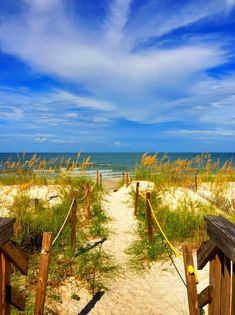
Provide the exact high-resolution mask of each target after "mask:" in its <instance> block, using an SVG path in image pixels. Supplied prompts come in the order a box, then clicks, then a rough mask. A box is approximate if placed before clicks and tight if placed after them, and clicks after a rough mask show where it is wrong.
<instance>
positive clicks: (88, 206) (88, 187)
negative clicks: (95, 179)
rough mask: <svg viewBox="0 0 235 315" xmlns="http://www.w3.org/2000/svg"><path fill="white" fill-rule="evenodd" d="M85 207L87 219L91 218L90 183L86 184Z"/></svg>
mask: <svg viewBox="0 0 235 315" xmlns="http://www.w3.org/2000/svg"><path fill="white" fill-rule="evenodd" d="M86 205H87V206H86V209H87V219H88V220H90V218H91V196H90V184H89V183H87V184H86Z"/></svg>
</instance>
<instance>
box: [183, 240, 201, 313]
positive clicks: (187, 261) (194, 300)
mask: <svg viewBox="0 0 235 315" xmlns="http://www.w3.org/2000/svg"><path fill="white" fill-rule="evenodd" d="M182 250H183V257H184V270H185V278H186V283H187V293H188V306H189V314H190V315H199V314H200V311H199V306H198V295H197V286H196V277H195V275H193V274H192V275H190V274H189V272H188V266H193V267H194V263H193V254H192V247H191V245H183V246H182Z"/></svg>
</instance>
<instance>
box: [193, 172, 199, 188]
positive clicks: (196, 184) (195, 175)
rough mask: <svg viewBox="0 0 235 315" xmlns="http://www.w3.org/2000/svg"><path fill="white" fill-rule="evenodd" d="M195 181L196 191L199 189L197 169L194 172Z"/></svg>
mask: <svg viewBox="0 0 235 315" xmlns="http://www.w3.org/2000/svg"><path fill="white" fill-rule="evenodd" d="M194 182H195V191H197V188H198V183H197V170H196V171H195V174H194Z"/></svg>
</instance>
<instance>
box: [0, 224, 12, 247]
mask: <svg viewBox="0 0 235 315" xmlns="http://www.w3.org/2000/svg"><path fill="white" fill-rule="evenodd" d="M15 221H16V220H15V218H0V246H2V245H3V244H5V243H6V242H8V241H9V240H10V238H11V237H12V235H13V224H14V223H15Z"/></svg>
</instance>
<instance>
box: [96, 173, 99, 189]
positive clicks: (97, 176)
mask: <svg viewBox="0 0 235 315" xmlns="http://www.w3.org/2000/svg"><path fill="white" fill-rule="evenodd" d="M99 183H100V174H99V170H98V169H97V170H96V186H97V187H99Z"/></svg>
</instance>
